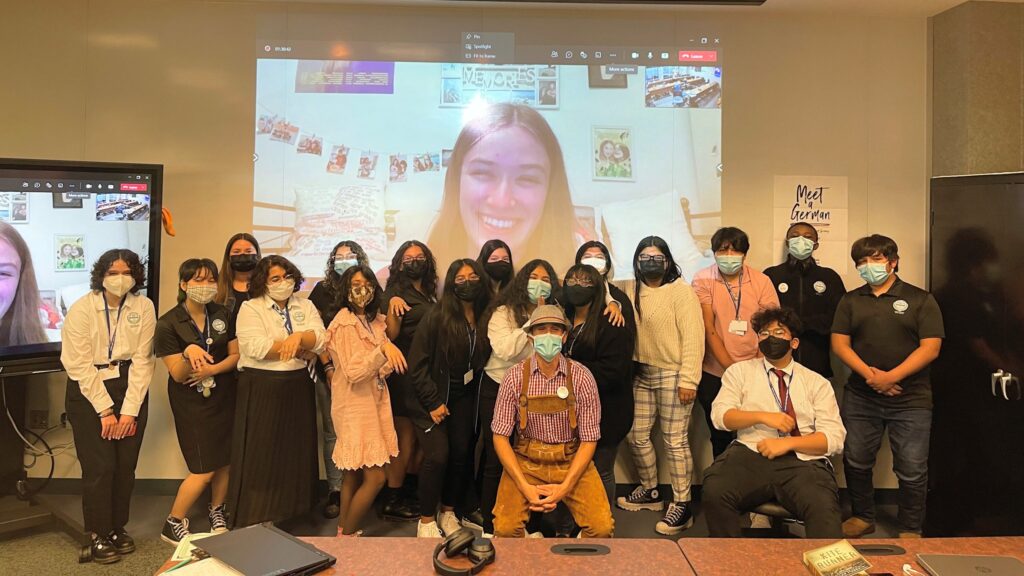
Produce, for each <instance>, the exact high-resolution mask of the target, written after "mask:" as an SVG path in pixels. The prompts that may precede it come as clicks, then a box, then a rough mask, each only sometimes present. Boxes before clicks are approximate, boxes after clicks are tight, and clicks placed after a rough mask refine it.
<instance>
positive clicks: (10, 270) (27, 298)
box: [0, 222, 47, 347]
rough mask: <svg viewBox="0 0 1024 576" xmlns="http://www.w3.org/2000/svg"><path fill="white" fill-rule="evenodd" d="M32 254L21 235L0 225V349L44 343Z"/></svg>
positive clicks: (0, 223) (7, 226) (44, 333)
mask: <svg viewBox="0 0 1024 576" xmlns="http://www.w3.org/2000/svg"><path fill="white" fill-rule="evenodd" d="M40 307H41V302H40V300H39V287H38V286H37V285H36V271H35V268H34V267H33V266H32V254H30V253H29V251H28V245H26V244H25V241H24V240H23V239H22V238H21V234H19V233H18V231H17V230H15V229H14V227H13V226H11V225H10V224H6V223H3V222H0V347H5V346H17V345H20V344H38V343H40V342H46V341H47V340H46V332H44V331H43V325H42V322H41V321H40V316H39V311H40Z"/></svg>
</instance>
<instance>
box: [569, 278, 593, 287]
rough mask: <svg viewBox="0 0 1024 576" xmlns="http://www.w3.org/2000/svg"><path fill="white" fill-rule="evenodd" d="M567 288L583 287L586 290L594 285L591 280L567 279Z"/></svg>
mask: <svg viewBox="0 0 1024 576" xmlns="http://www.w3.org/2000/svg"><path fill="white" fill-rule="evenodd" d="M565 285H566V286H582V287H584V288H590V287H592V286H593V285H594V283H593V282H591V281H590V279H589V278H566V279H565Z"/></svg>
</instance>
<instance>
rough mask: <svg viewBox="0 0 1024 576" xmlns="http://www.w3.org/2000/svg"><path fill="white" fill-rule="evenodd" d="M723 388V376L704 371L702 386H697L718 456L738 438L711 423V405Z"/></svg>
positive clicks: (714, 453)
mask: <svg viewBox="0 0 1024 576" xmlns="http://www.w3.org/2000/svg"><path fill="white" fill-rule="evenodd" d="M721 389H722V378H721V377H719V376H715V375H714V374H708V373H707V372H704V373H703V375H702V376H701V378H700V386H699V387H697V400H700V406H701V408H703V409H704V421H705V422H707V423H708V431H709V432H711V453H712V454H713V455H714V457H715V458H718V457H719V456H720V455H721V454H722V453H723V452H725V449H726V448H728V447H729V444H731V443H732V441H733V440H735V439H736V434H735V433H733V432H726V431H724V430H718V429H717V428H715V425H714V424H712V423H711V405H712V404H713V403H714V402H715V398H716V397H717V396H718V392H719V391H720V390H721Z"/></svg>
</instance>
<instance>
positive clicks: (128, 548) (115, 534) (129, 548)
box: [107, 528, 135, 554]
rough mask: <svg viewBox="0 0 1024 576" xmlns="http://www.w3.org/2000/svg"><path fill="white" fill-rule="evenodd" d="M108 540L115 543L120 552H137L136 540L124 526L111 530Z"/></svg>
mask: <svg viewBox="0 0 1024 576" xmlns="http://www.w3.org/2000/svg"><path fill="white" fill-rule="evenodd" d="M107 540H110V543H111V544H113V545H114V548H116V549H117V553H118V554H131V553H132V552H135V540H132V537H131V536H129V535H128V533H127V532H125V531H124V528H118V529H115V530H112V531H111V532H110V536H107Z"/></svg>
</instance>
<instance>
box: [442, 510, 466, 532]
mask: <svg viewBox="0 0 1024 576" xmlns="http://www.w3.org/2000/svg"><path fill="white" fill-rule="evenodd" d="M437 525H438V526H440V527H441V532H443V533H444V535H445V536H451V535H452V534H455V532H457V531H458V530H459V528H462V524H459V519H458V518H457V517H456V516H455V512H441V513H440V514H439V515H438V516H437Z"/></svg>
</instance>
